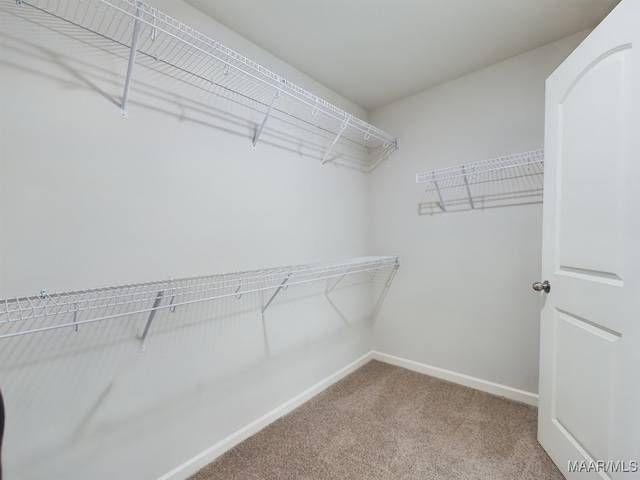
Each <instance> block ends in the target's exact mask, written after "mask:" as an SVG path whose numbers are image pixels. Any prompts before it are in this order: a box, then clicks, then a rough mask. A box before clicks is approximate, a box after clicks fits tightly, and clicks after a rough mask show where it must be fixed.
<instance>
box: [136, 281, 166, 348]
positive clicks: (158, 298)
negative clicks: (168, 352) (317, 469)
mask: <svg viewBox="0 0 640 480" xmlns="http://www.w3.org/2000/svg"><path fill="white" fill-rule="evenodd" d="M163 295H164V290H160V291H159V292H158V294H157V295H156V299H155V300H154V301H153V307H151V312H150V313H149V318H148V319H147V324H146V325H145V326H144V331H143V332H142V337H141V342H142V345H141V347H140V353H144V351H145V350H146V349H147V345H146V341H147V334H148V333H149V329H150V328H151V323H152V322H153V318H154V317H155V316H156V312H157V311H158V307H159V306H160V302H161V301H162V297H163Z"/></svg>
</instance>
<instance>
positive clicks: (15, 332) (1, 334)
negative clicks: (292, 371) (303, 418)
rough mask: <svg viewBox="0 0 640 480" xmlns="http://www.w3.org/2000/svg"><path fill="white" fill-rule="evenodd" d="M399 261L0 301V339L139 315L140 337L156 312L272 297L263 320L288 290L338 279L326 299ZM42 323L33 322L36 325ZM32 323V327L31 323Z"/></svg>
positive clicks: (369, 260) (358, 261)
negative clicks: (142, 318)
mask: <svg viewBox="0 0 640 480" xmlns="http://www.w3.org/2000/svg"><path fill="white" fill-rule="evenodd" d="M398 266H399V260H398V257H393V256H389V257H383V256H378V257H374V256H372V257H357V258H353V259H350V260H347V261H342V262H331V263H319V264H306V265H296V266H289V267H279V268H271V269H263V270H252V271H245V272H235V273H222V274H215V275H208V276H199V277H189V278H181V279H169V280H162V281H156V282H147V283H136V284H131V285H121V286H114V287H104V288H94V289H88V290H78V291H73V292H62V293H47V292H45V291H42V292H41V293H40V294H39V295H34V296H28V297H20V298H7V299H4V300H0V339H3V338H10V337H16V336H21V335H26V334H31V333H37V332H45V331H49V330H54V329H60V328H69V327H74V328H76V329H77V328H78V326H79V325H83V324H87V323H93V322H98V321H103V320H108V319H114V318H120V317H125V316H130V315H135V314H140V313H149V319H148V322H147V327H146V328H145V333H144V334H143V344H144V337H146V333H147V332H148V329H149V326H150V325H151V322H152V320H153V316H154V315H155V313H156V312H157V311H158V310H162V309H170V310H171V311H174V310H175V308H176V307H178V306H184V305H190V304H194V303H199V302H204V301H210V300H215V299H221V298H228V297H236V298H238V299H240V298H241V297H242V296H243V295H245V294H250V293H255V292H261V291H272V292H273V294H272V296H271V298H270V299H269V300H268V301H267V302H266V303H265V305H264V306H263V308H262V314H263V315H264V312H265V310H266V309H267V308H268V307H269V305H270V304H271V302H272V301H273V299H274V298H275V296H276V295H277V294H278V293H279V292H280V291H282V290H286V289H288V288H289V287H290V286H291V285H300V284H304V283H308V282H321V281H323V280H327V279H336V281H335V282H334V283H333V285H332V286H331V287H329V288H328V289H327V291H326V293H327V294H329V293H331V291H332V290H333V289H334V288H335V287H336V286H337V284H338V283H339V282H340V281H341V280H342V279H343V278H345V277H346V276H349V275H354V274H358V273H369V274H371V275H375V274H376V273H378V272H383V273H388V274H389V275H390V279H391V275H392V273H394V272H395V270H396V269H397V268H398ZM39 319H41V320H44V321H36V320H39ZM34 321H35V322H34Z"/></svg>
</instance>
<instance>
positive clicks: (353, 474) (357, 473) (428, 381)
mask: <svg viewBox="0 0 640 480" xmlns="http://www.w3.org/2000/svg"><path fill="white" fill-rule="evenodd" d="M536 422H537V409H536V408H535V407H532V406H529V405H526V404H523V403H519V402H514V401H512V400H507V399H505V398H503V397H497V396H494V395H490V394H487V393H484V392H479V391H477V390H473V389H471V388H467V387H463V386H460V385H456V384H453V383H450V382H446V381H443V380H439V379H436V378H433V377H429V376H426V375H422V374H419V373H415V372H412V371H409V370H406V369H403V368H399V367H395V366H392V365H388V364H385V363H382V362H378V361H371V362H369V363H367V364H366V365H364V366H363V367H361V368H360V369H358V370H357V371H355V372H354V373H352V374H351V375H349V376H347V377H346V378H344V379H342V380H341V381H339V382H337V383H336V384H334V385H333V386H331V387H329V388H328V389H327V390H325V391H323V392H322V393H320V394H319V395H317V396H315V397H314V398H312V399H311V400H310V401H308V402H307V403H305V404H304V405H302V406H301V407H299V408H298V409H296V410H294V411H293V412H291V413H290V414H288V415H286V416H284V417H282V418H281V419H279V420H277V421H275V422H274V423H272V424H271V425H269V426H268V427H267V428H265V429H264V430H262V431H260V432H258V433H257V434H256V435H254V436H252V437H251V438H249V439H247V440H246V441H244V442H243V443H241V444H240V445H238V446H236V447H235V448H233V449H232V450H230V451H228V452H227V453H225V454H224V455H222V456H221V457H220V458H218V459H217V460H216V461H214V462H213V463H211V464H209V465H207V466H206V467H205V468H203V469H202V470H200V471H199V472H198V473H196V474H195V475H193V476H192V477H191V478H190V480H213V479H215V480H235V479H237V480H252V479H264V480H267V479H269V480H272V479H273V480H324V479H331V480H352V479H353V480H376V479H384V480H395V479H402V480H418V479H419V480H427V479H447V480H449V479H474V480H478V479H487V480H488V479H491V480H500V479H509V480H511V479H536V480H544V479H562V478H564V477H563V476H562V475H561V474H560V472H559V471H558V469H557V468H556V467H555V466H554V465H553V463H552V462H551V460H550V459H549V457H548V456H547V454H546V453H545V452H544V450H543V449H542V447H540V445H539V444H538V442H537V441H536Z"/></svg>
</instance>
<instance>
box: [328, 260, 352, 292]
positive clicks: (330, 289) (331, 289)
mask: <svg viewBox="0 0 640 480" xmlns="http://www.w3.org/2000/svg"><path fill="white" fill-rule="evenodd" d="M351 268H352V267H349V269H348V270H347V271H346V272H344V273H343V274H342V276H341V277H340V278H339V279H338V281H337V282H336V283H334V284H333V285H332V286H331V288H329V290H327V291H326V292H325V294H324V296H325V297H327V298H328V297H329V294H330V293H331V292H333V289H334V288H336V287H337V286H338V284H339V283H340V282H341V281H342V280H343V279H344V277H346V276H347V275H349V272H350V271H351Z"/></svg>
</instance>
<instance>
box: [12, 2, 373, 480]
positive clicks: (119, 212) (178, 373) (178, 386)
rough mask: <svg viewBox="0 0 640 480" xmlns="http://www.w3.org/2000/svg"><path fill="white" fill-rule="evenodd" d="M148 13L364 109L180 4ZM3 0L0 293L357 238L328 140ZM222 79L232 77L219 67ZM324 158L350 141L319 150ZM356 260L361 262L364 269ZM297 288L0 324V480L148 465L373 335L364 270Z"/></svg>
mask: <svg viewBox="0 0 640 480" xmlns="http://www.w3.org/2000/svg"><path fill="white" fill-rule="evenodd" d="M151 3H152V4H153V5H154V6H156V7H157V8H159V9H160V10H162V11H164V12H166V13H168V14H169V15H172V16H174V17H176V18H179V19H180V20H181V21H183V22H184V23H186V24H188V25H190V26H192V27H194V28H196V29H198V30H200V31H202V32H203V33H205V34H208V35H210V36H211V37H213V38H215V39H217V40H219V41H221V42H222V43H224V44H226V45H227V46H229V47H231V48H233V49H235V50H237V51H240V52H242V53H243V54H244V55H246V56H248V57H250V58H252V59H253V60H255V61H257V62H260V63H261V64H262V65H264V66H266V67H267V68H270V69H271V70H273V71H276V72H278V73H280V74H281V75H283V76H285V77H286V78H287V79H289V80H290V81H292V82H294V83H296V84H298V85H300V86H302V87H303V88H306V89H307V90H309V91H312V92H314V93H316V94H318V95H319V96H321V97H323V98H325V99H326V100H328V101H330V102H333V103H335V104H337V105H338V106H340V107H341V108H344V109H347V110H348V111H349V112H351V113H353V114H355V115H358V116H360V117H365V119H366V113H365V112H363V111H361V110H360V109H359V108H357V107H356V106H354V105H352V104H350V103H349V102H348V101H346V100H344V99H342V98H340V97H338V95H336V94H335V93H333V92H331V91H328V90H327V89H326V88H324V87H322V86H321V85H319V84H317V83H316V82H314V81H312V80H311V79H309V78H307V77H305V76H304V75H302V74H301V73H300V72H297V71H295V70H293V69H292V68H291V67H289V66H287V65H285V64H283V63H282V62H280V61H278V60H277V59H275V58H273V57H271V56H269V55H268V54H266V53H265V52H264V51H262V50H260V49H259V48H258V47H256V46H254V45H251V44H250V43H248V42H247V41H245V40H243V39H242V38H240V37H238V36H236V35H234V34H233V33H232V32H230V31H228V30H226V29H225V28H223V27H222V26H221V25H218V24H216V23H215V22H213V21H211V20H209V19H207V18H206V17H205V16H203V15H202V14H200V13H199V12H197V11H196V10H194V9H193V8H191V7H189V6H188V5H186V4H185V3H183V2H181V1H155V2H151ZM28 8H29V7H19V6H17V5H16V2H15V0H2V2H1V3H0V24H1V28H0V75H1V76H0V83H1V88H0V135H1V138H0V162H1V164H0V232H1V233H2V236H1V237H0V244H1V246H2V250H1V251H0V269H1V273H2V275H1V282H2V283H1V284H0V297H1V298H5V297H11V296H21V295H35V294H37V293H38V292H40V290H41V289H47V291H49V292H56V291H67V290H74V289H83V288H90V287H100V286H106V285H118V284H126V283H132V282H144V281H153V280H165V279H168V278H169V277H170V276H173V277H175V278H180V277H184V276H194V275H205V274H212V273H217V272H232V271H235V270H253V269H258V268H264V267H278V266H285V265H292V264H298V263H309V262H318V261H330V260H341V259H345V258H349V257H352V256H359V255H365V254H367V253H368V244H367V242H368V239H367V235H366V233H367V231H366V224H367V221H368V211H367V208H368V207H367V195H366V188H367V180H366V175H365V174H363V173H362V172H360V171H358V170H357V169H353V168H349V167H347V166H345V165H343V164H341V163H340V162H329V163H328V164H326V165H324V166H323V167H322V168H320V159H321V158H322V154H323V152H324V149H325V148H326V147H327V146H328V145H329V144H330V143H331V140H330V139H329V140H327V139H325V138H323V137H319V136H318V135H317V134H316V132H314V131H313V129H310V130H308V131H307V130H304V129H299V128H297V127H295V126H291V125H286V124H285V123H284V122H281V121H278V120H277V119H270V120H269V122H268V123H267V125H266V127H265V130H264V132H263V134H262V136H261V138H260V142H259V143H258V145H257V150H256V151H255V152H254V151H252V145H251V140H252V138H253V134H254V131H255V128H256V126H257V125H259V124H260V122H261V121H262V119H263V117H264V112H265V110H266V108H265V107H264V106H261V105H255V104H253V103H251V102H250V101H246V100H242V99H238V98H234V97H233V96H225V95H224V92H222V93H220V92H218V94H217V95H216V94H212V92H211V91H210V89H209V88H208V87H207V86H206V85H202V84H197V85H193V84H191V83H189V82H183V81H181V80H180V79H178V80H176V78H172V77H170V76H168V75H167V74H166V73H165V71H164V70H163V69H162V68H161V67H160V66H158V65H156V64H155V63H154V62H153V61H152V60H149V59H146V60H145V59H144V58H141V59H140V62H139V63H138V64H137V65H136V68H135V71H134V79H133V84H132V90H131V92H130V104H129V118H128V119H123V118H121V117H120V107H119V101H120V97H121V95H122V86H123V82H124V75H125V73H126V66H127V60H128V50H127V49H124V48H114V46H113V45H112V44H111V42H109V41H107V40H105V39H101V38H100V37H96V36H95V35H93V34H91V33H88V32H83V31H78V30H77V29H76V28H74V27H71V26H68V25H66V24H64V23H63V22H60V21H58V20H55V19H52V18H51V17H48V16H46V15H42V14H36V15H35V20H34V15H33V10H32V9H30V10H27V9H28ZM230 74H232V72H231V73H230ZM337 152H338V153H340V155H341V156H342V157H341V158H343V159H344V158H353V159H355V160H357V159H358V158H361V157H362V155H363V154H362V153H361V152H359V151H357V150H355V149H348V148H344V147H338V150H337ZM365 275H366V274H365ZM362 280H363V279H362V278H361V277H357V278H354V279H353V280H345V281H344V282H342V283H341V284H340V286H339V287H338V288H336V289H335V290H334V291H333V292H332V293H331V302H332V303H330V302H328V301H327V300H326V299H325V298H324V296H323V292H324V289H325V288H326V286H327V285H326V284H320V283H314V284H309V285H306V286H302V287H298V288H289V289H288V290H287V291H286V292H282V293H281V294H280V295H279V296H278V298H277V299H276V300H275V301H274V302H273V304H272V305H271V306H270V307H269V309H268V311H267V312H266V313H265V320H264V322H263V321H262V319H261V317H260V308H261V306H262V305H264V304H265V303H266V301H267V300H268V295H269V293H264V294H256V295H245V296H243V297H242V298H241V299H239V300H238V299H236V298H231V299H228V300H220V301H216V302H206V303H201V304H197V305H194V306H192V307H178V308H177V309H176V312H175V313H171V312H169V311H168V310H164V311H162V312H160V313H158V315H157V316H156V319H155V321H154V324H153V327H152V329H151V331H150V333H149V337H148V339H147V345H146V352H144V353H141V352H140V348H141V345H140V340H139V336H140V334H141V332H142V329H143V327H144V325H145V321H146V318H147V316H146V315H138V316H135V317H133V318H123V319H115V320H108V321H105V322H100V323H96V324H92V325H85V326H81V327H80V328H79V329H78V331H77V332H76V331H74V329H70V328H67V329H63V330H58V331H54V332H44V333H41V334H30V335H28V336H24V337H19V338H11V339H3V340H0V341H1V342H2V343H1V345H0V388H1V389H2V391H3V394H4V398H5V402H6V408H7V425H6V432H5V442H4V451H3V454H4V455H3V457H4V458H3V460H4V461H3V467H4V468H5V472H4V473H5V474H6V478H20V479H23V480H28V479H45V478H47V479H50V478H64V479H67V480H73V479H83V480H84V479H87V478H92V479H98V478H104V479H114V478H123V479H124V478H136V479H151V478H158V477H160V476H161V475H163V474H165V473H167V472H169V471H170V470H172V469H173V468H175V467H177V466H179V465H180V464H181V463H183V462H185V461H187V460H189V459H191V458H192V457H193V456H194V455H197V454H200V453H201V452H203V451H205V450H206V449H208V448H209V447H211V446H213V445H215V444H216V443H217V442H220V441H222V440H224V439H226V438H227V437H228V436H229V435H231V434H233V433H235V432H237V431H238V430H239V429H241V428H243V427H245V426H247V425H249V424H251V422H254V421H255V420H257V419H259V418H260V417H261V416H262V415H265V414H267V413H269V412H271V411H272V410H273V409H275V408H276V407H279V406H281V405H282V404H283V403H284V402H287V401H289V400H290V399H292V398H293V397H295V396H296V395H298V394H300V393H301V392H303V391H305V389H308V388H309V387H311V386H313V385H315V384H316V383H317V382H319V381H321V380H324V379H326V378H327V377H328V376H330V375H332V374H334V373H335V372H337V371H338V370H340V369H342V368H344V367H345V366H347V365H349V364H351V363H352V362H354V361H355V360H357V359H359V358H361V357H362V356H363V355H364V354H366V353H367V352H369V351H370V348H371V343H370V336H369V332H370V328H369V324H368V323H367V320H366V318H367V315H368V314H369V312H370V307H371V305H370V303H369V300H370V296H369V289H368V287H367V286H366V285H365V284H363V283H362Z"/></svg>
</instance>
